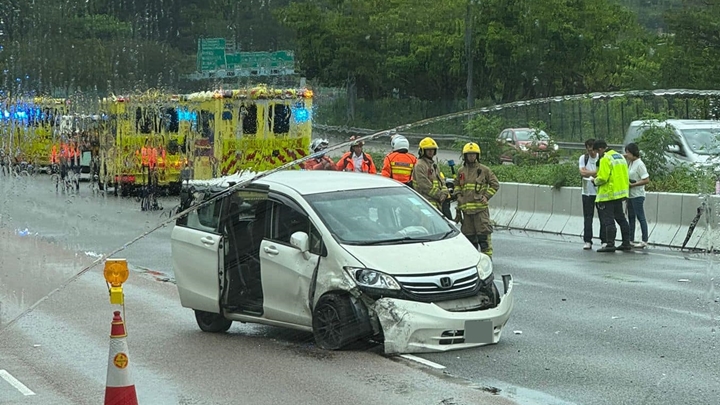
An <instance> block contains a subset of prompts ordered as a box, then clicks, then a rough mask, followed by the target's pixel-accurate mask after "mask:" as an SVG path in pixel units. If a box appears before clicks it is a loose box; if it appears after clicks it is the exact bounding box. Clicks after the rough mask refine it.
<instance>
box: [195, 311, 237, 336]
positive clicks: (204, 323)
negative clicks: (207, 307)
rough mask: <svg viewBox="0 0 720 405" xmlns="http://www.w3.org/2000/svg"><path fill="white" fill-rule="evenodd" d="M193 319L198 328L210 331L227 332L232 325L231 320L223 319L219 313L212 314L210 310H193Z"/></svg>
mask: <svg viewBox="0 0 720 405" xmlns="http://www.w3.org/2000/svg"><path fill="white" fill-rule="evenodd" d="M195 320H196V321H197V324H198V326H199V327H200V330H202V331H203V332H210V333H221V332H227V330H228V329H230V326H231V325H232V321H231V320H229V319H225V317H224V316H222V315H221V314H213V313H212V312H205V311H199V310H197V309H196V310H195Z"/></svg>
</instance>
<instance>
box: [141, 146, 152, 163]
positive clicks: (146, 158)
mask: <svg viewBox="0 0 720 405" xmlns="http://www.w3.org/2000/svg"><path fill="white" fill-rule="evenodd" d="M149 149H150V148H147V147H145V146H143V147H142V149H140V159H141V160H140V161H141V162H142V165H143V166H149V165H150V150H149Z"/></svg>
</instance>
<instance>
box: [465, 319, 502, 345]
mask: <svg viewBox="0 0 720 405" xmlns="http://www.w3.org/2000/svg"><path fill="white" fill-rule="evenodd" d="M494 335H495V333H494V331H493V324H492V321H484V320H477V321H465V343H492V342H493V338H494Z"/></svg>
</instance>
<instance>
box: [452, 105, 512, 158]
mask: <svg viewBox="0 0 720 405" xmlns="http://www.w3.org/2000/svg"><path fill="white" fill-rule="evenodd" d="M503 129H505V122H504V121H503V120H502V119H501V118H500V117H488V116H484V115H481V116H478V117H476V118H473V119H472V120H470V121H469V122H468V123H467V125H466V126H465V132H466V133H467V135H468V136H470V137H471V138H472V139H473V141H475V142H476V143H477V144H478V145H479V146H480V150H481V151H482V160H483V161H484V162H492V163H500V156H501V155H502V154H503V152H504V147H503V145H501V144H499V143H498V141H497V136H498V135H499V134H500V132H502V130H503ZM463 145H464V142H463V143H462V144H458V145H456V146H458V147H459V149H461V150H462V146H463Z"/></svg>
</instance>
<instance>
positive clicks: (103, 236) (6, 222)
mask: <svg viewBox="0 0 720 405" xmlns="http://www.w3.org/2000/svg"><path fill="white" fill-rule="evenodd" d="M0 192H2V197H0V198H1V199H2V200H1V201H2V204H1V205H0V227H4V228H7V229H12V230H21V231H24V230H25V229H27V230H28V232H29V234H31V235H37V236H39V237H41V238H43V239H45V240H47V241H50V242H52V243H55V244H58V245H60V246H62V247H66V248H69V249H71V250H73V251H81V252H88V253H91V254H94V255H96V256H98V255H101V254H106V253H109V252H111V251H113V250H115V249H117V248H120V247H123V246H125V244H126V243H128V242H130V241H131V240H133V239H135V238H136V237H138V236H140V235H143V234H145V233H147V232H149V231H151V230H152V229H153V228H155V227H156V226H157V225H158V224H159V223H160V222H161V221H165V220H167V219H168V217H169V215H168V214H169V213H170V210H171V209H172V208H173V207H175V206H176V205H177V204H178V203H179V198H178V197H169V198H163V199H162V204H163V206H164V210H163V211H155V212H143V211H141V210H140V203H138V202H136V201H135V199H134V198H121V197H114V196H112V195H108V196H104V195H102V194H100V195H94V194H93V193H92V192H91V190H90V188H89V186H88V184H87V183H81V189H80V194H79V195H73V194H71V195H67V194H63V193H61V192H60V193H56V192H55V187H54V184H53V183H52V181H51V179H50V176H46V175H37V176H32V177H29V178H20V179H16V180H14V181H10V182H6V181H2V182H0ZM173 225H174V224H172V223H171V224H169V225H168V226H165V227H162V228H160V229H158V230H156V231H154V232H152V233H150V234H149V235H146V236H145V237H144V238H143V243H136V244H133V245H130V246H128V247H126V248H125V249H124V250H123V251H122V252H120V253H119V254H121V255H123V256H124V257H127V258H129V259H131V260H132V262H133V263H137V265H139V266H143V267H145V268H149V269H152V270H154V271H159V272H162V273H164V274H168V275H169V276H170V277H172V264H171V263H172V260H171V259H172V258H171V248H170V233H171V232H172V226H173Z"/></svg>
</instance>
